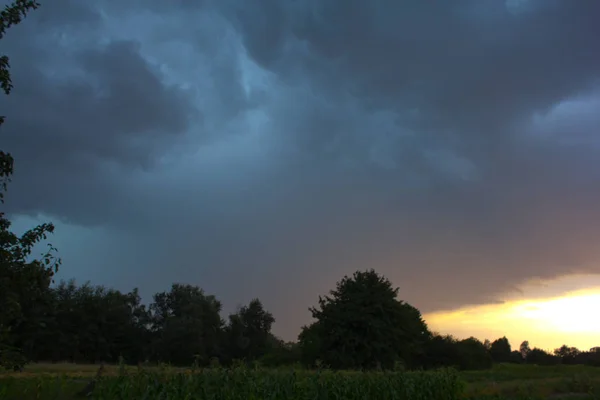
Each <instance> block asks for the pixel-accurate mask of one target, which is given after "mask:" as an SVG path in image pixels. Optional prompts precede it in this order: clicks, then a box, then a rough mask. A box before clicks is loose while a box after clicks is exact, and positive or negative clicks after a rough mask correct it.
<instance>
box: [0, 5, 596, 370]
mask: <svg viewBox="0 0 600 400" xmlns="http://www.w3.org/2000/svg"><path fill="white" fill-rule="evenodd" d="M37 7H39V4H38V3H37V2H36V1H35V0H14V1H13V2H11V3H9V4H7V5H5V7H4V9H3V10H2V11H1V12H0V39H1V38H2V37H4V35H5V33H6V30H7V29H8V28H9V27H11V26H13V25H16V24H18V23H20V22H21V21H22V20H23V19H24V18H25V16H26V15H27V14H28V13H29V12H30V11H32V10H35V9H36V8H37ZM9 67H10V64H9V58H8V57H7V56H2V57H0V88H1V89H2V90H3V91H4V93H5V94H7V95H8V94H9V93H10V91H11V89H12V82H11V78H10V68H9ZM3 123H4V117H1V116H0V125H2V124H3ZM13 164H14V160H13V158H12V156H11V155H10V153H5V152H3V151H0V202H1V203H4V191H5V190H6V188H7V184H8V183H9V181H10V177H11V176H12V173H13ZM10 228H11V223H10V221H9V219H8V218H7V217H6V215H5V214H4V213H2V212H0V366H4V367H7V368H16V369H19V368H22V366H23V365H24V364H26V363H27V362H31V361H51V362H59V361H70V362H83V363H96V362H118V361H122V362H127V363H130V364H137V363H143V362H166V363H171V364H174V365H186V366H189V365H191V364H196V365H201V366H208V365H216V364H219V365H231V364H233V363H235V362H247V363H261V364H263V365H265V366H273V367H275V366H281V365H293V364H300V365H304V366H306V367H321V366H325V367H329V368H334V369H397V368H408V369H421V368H422V369H432V368H439V367H457V368H459V369H485V368H489V367H491V366H492V364H493V363H501V362H502V363H531V364H538V365H554V364H558V363H563V364H588V365H596V366H598V365H600V349H599V348H593V349H590V350H589V351H580V350H578V349H576V348H573V347H569V346H566V345H565V346H562V347H560V348H559V349H556V350H555V351H554V352H553V353H550V352H547V351H544V350H542V349H538V348H533V349H530V347H529V344H528V343H527V342H523V343H522V344H521V346H520V347H519V349H518V350H513V349H512V348H511V345H510V343H509V342H508V340H507V339H506V338H504V337H503V338H500V339H497V340H495V341H494V342H489V341H485V342H481V341H480V340H478V339H476V338H473V337H471V338H467V339H463V340H459V339H456V338H454V337H452V336H450V335H440V334H436V333H433V332H431V331H430V330H429V328H428V327H427V324H426V323H425V321H424V320H423V318H422V316H421V313H420V312H419V310H418V309H416V308H415V307H413V306H412V305H410V304H408V303H406V302H403V301H401V300H399V299H398V288H394V287H393V286H392V284H391V282H390V281H389V280H387V279H386V278H385V277H383V276H381V275H379V274H377V273H376V272H375V271H373V270H369V271H358V272H356V273H355V274H354V275H352V276H350V277H348V276H347V277H344V278H343V279H342V280H341V281H340V282H338V284H337V285H336V288H335V289H334V290H332V291H331V292H330V293H329V295H327V296H324V297H320V298H319V299H318V302H317V305H315V306H314V307H312V308H310V311H311V313H312V316H313V317H314V322H313V323H311V324H310V325H307V326H304V327H303V328H302V330H301V333H300V335H299V337H298V340H297V341H296V342H284V341H282V340H280V339H278V338H277V337H276V336H275V335H273V333H272V332H271V328H272V325H273V323H274V322H275V319H274V318H273V315H272V314H271V313H270V312H268V311H267V310H266V309H265V308H264V307H263V305H262V303H261V302H260V300H258V299H254V300H252V301H251V302H250V303H249V304H248V305H246V306H243V307H241V308H240V309H239V310H238V311H237V312H235V313H233V314H231V315H229V316H228V318H227V320H224V319H223V318H222V317H221V303H220V302H219V301H218V300H217V298H216V297H215V296H213V295H209V294H206V293H205V292H204V291H203V290H202V289H201V288H199V287H197V286H193V285H187V284H173V285H172V287H171V288H170V290H168V291H164V292H160V293H157V294H155V295H154V296H153V301H152V302H151V303H150V305H149V306H146V305H145V304H143V303H142V301H141V298H140V295H139V293H138V290H137V289H134V290H133V291H131V292H129V293H122V292H120V291H118V290H114V289H110V288H106V287H103V286H94V285H91V284H89V283H88V284H84V285H77V284H76V283H75V282H74V281H69V282H64V281H62V282H60V283H58V284H57V285H53V283H54V277H55V274H56V273H57V272H58V268H59V266H60V259H59V258H57V257H56V256H55V254H56V253H55V250H56V249H54V248H53V247H52V246H51V245H49V247H48V251H47V252H45V253H44V254H42V256H41V257H40V258H38V259H32V257H31V253H32V250H33V249H34V248H35V246H36V244H39V243H40V242H42V241H44V240H45V239H47V237H48V234H50V233H52V232H53V231H54V226H53V225H52V224H51V223H45V224H41V225H39V226H36V227H34V228H32V229H31V230H29V231H27V232H25V233H24V234H23V235H20V236H19V235H16V234H15V233H14V232H12V231H11V229H10Z"/></svg>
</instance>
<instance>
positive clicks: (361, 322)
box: [300, 270, 430, 368]
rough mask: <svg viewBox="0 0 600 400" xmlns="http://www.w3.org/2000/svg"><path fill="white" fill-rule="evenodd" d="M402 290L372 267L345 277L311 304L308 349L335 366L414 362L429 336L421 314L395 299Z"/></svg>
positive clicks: (304, 335) (386, 365)
mask: <svg viewBox="0 0 600 400" xmlns="http://www.w3.org/2000/svg"><path fill="white" fill-rule="evenodd" d="M397 295H398V289H397V288H394V287H393V286H392V284H391V282H390V281H389V280H387V279H386V278H384V277H383V276H381V275H379V274H377V273H376V272H375V271H373V270H369V271H365V272H361V271H359V272H356V273H354V275H353V276H352V277H347V276H346V277H344V278H343V279H342V280H341V281H340V282H339V283H338V284H337V287H336V289H335V290H332V291H331V293H330V296H325V297H320V298H319V305H318V307H313V308H311V309H310V311H311V313H312V315H313V317H314V318H315V319H316V322H315V323H314V324H313V325H312V326H310V327H307V328H305V329H304V332H303V333H302V334H301V336H300V340H301V341H303V340H309V341H310V343H303V344H302V346H303V347H304V348H307V349H308V348H310V351H311V352H313V354H315V355H316V354H319V358H320V359H321V360H322V361H323V362H324V363H325V364H327V365H329V366H331V367H333V368H377V367H382V368H392V367H393V366H394V365H395V363H396V362H402V363H404V364H405V365H406V366H411V365H412V364H413V362H414V361H415V360H417V359H418V357H419V356H420V355H421V353H422V352H423V350H424V345H425V343H426V341H427V339H428V338H429V336H430V333H429V331H428V329H427V325H426V324H425V322H424V321H423V319H422V318H421V313H420V312H419V311H418V310H417V309H416V308H414V307H413V306H411V305H410V304H407V303H404V302H402V301H400V300H398V299H397Z"/></svg>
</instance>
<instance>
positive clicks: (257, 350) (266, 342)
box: [225, 299, 275, 361]
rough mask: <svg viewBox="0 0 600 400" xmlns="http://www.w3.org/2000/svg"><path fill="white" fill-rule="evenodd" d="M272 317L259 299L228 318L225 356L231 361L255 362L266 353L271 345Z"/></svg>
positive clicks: (273, 319)
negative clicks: (230, 358) (231, 359)
mask: <svg viewBox="0 0 600 400" xmlns="http://www.w3.org/2000/svg"><path fill="white" fill-rule="evenodd" d="M274 322H275V318H273V315H272V314H271V313H270V312H268V311H266V310H265V309H264V307H263V305H262V303H261V302H260V300H259V299H253V300H252V301H250V304H248V305H247V306H244V307H242V308H240V310H239V311H238V312H237V313H235V314H231V315H230V316H229V325H228V326H227V327H226V328H225V340H226V342H225V346H226V348H227V354H228V355H229V356H230V357H232V358H233V359H240V360H241V359H244V360H247V361H253V360H257V359H258V358H259V357H261V356H262V355H264V354H265V353H267V350H268V349H269V347H270V345H271V344H273V343H272V338H271V327H272V326H273V323H274Z"/></svg>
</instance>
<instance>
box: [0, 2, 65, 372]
mask: <svg viewBox="0 0 600 400" xmlns="http://www.w3.org/2000/svg"><path fill="white" fill-rule="evenodd" d="M38 6H39V4H38V3H37V2H35V1H26V0H15V1H14V2H12V3H10V4H8V5H5V6H4V10H2V12H0V38H3V37H4V34H5V33H6V30H7V29H8V28H9V27H11V26H13V25H16V24H18V23H20V22H21V21H22V20H23V18H25V16H26V15H27V13H28V12H29V11H31V10H34V9H36V8H37V7H38ZM0 87H1V88H2V90H3V91H4V93H5V94H6V95H8V94H10V91H11V89H12V87H13V86H12V81H11V77H10V63H9V58H8V57H7V56H5V55H4V56H1V57H0ZM4 120H5V119H4V117H0V125H2V124H3V123H4ZM13 164H14V160H13V157H12V156H11V155H10V153H7V152H4V151H0V202H2V203H3V202H4V191H6V188H7V183H8V182H9V181H10V177H11V175H12V173H13ZM10 225H11V224H10V221H8V219H7V218H6V217H5V214H4V213H2V212H0V366H5V367H15V366H16V367H21V366H22V365H23V364H24V362H25V361H26V359H25V357H24V354H23V351H22V349H20V348H19V347H18V346H17V339H18V337H17V335H16V334H15V332H16V331H17V330H19V327H20V326H21V324H23V323H25V321H26V316H27V315H30V316H31V315H33V314H35V313H36V312H37V310H34V309H31V307H34V308H35V307H37V306H36V302H37V301H38V300H39V299H40V298H41V297H43V296H44V292H45V291H46V290H47V289H48V286H49V285H50V282H51V279H52V276H53V274H54V273H55V272H56V271H57V269H58V266H59V264H60V260H59V259H57V258H55V257H54V256H53V251H54V248H53V247H52V246H50V250H49V251H48V252H46V253H45V254H43V255H42V257H41V258H40V259H39V260H33V261H32V260H30V255H31V252H32V249H33V247H34V245H35V244H37V243H39V242H40V241H41V240H43V239H46V235H47V234H48V233H51V232H53V231H54V226H53V225H52V224H42V225H39V226H37V227H35V228H33V229H31V230H29V231H28V232H26V233H25V234H23V235H22V236H21V237H18V236H17V235H15V234H14V233H13V232H11V231H10ZM40 328H42V327H41V326H39V327H37V329H40Z"/></svg>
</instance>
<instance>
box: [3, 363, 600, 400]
mask: <svg viewBox="0 0 600 400" xmlns="http://www.w3.org/2000/svg"><path fill="white" fill-rule="evenodd" d="M95 370H96V368H95V366H90V365H73V364H56V365H30V366H29V367H28V368H27V369H26V371H25V372H24V373H21V374H14V373H13V374H10V375H11V376H4V377H0V400H3V399H14V398H19V399H24V400H27V399H75V398H80V397H81V396H78V393H79V392H81V390H82V389H83V388H84V386H86V385H87V383H88V381H89V378H90V376H92V375H93V374H94V373H95ZM30 371H31V372H30ZM598 389H600V370H598V369H596V368H591V367H584V366H564V365H563V366H555V367H547V368H546V367H536V366H526V365H508V364H507V365H505V364H500V365H496V366H495V367H494V368H493V369H490V370H486V371H469V372H456V371H453V370H439V371H434V372H404V371H391V372H356V371H331V370H312V371H309V370H303V369H292V368H279V369H262V368H247V367H234V368H231V369H223V368H210V369H197V370H194V369H187V370H184V369H182V368H174V367H167V366H162V367H144V368H135V367H125V366H113V367H108V368H107V371H106V375H105V376H103V377H101V378H100V379H99V380H98V382H97V385H96V387H95V389H94V391H93V393H92V394H91V395H90V398H93V399H349V400H352V399H371V398H373V399H431V400H435V399H444V400H452V399H465V400H476V399H480V400H483V399H490V400H491V399H496V400H510V399H512V400H526V399H527V400H534V399H594V398H598V397H599V395H600V391H599V390H598Z"/></svg>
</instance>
